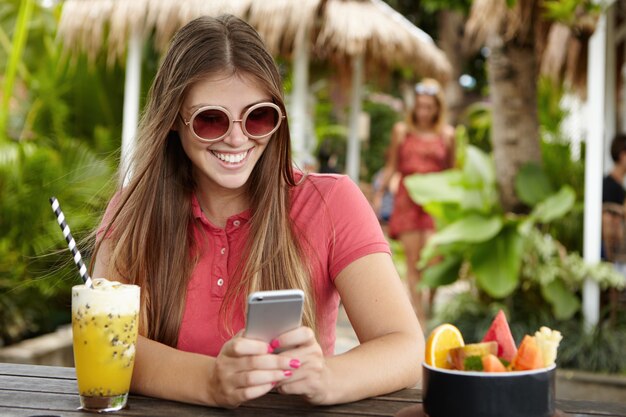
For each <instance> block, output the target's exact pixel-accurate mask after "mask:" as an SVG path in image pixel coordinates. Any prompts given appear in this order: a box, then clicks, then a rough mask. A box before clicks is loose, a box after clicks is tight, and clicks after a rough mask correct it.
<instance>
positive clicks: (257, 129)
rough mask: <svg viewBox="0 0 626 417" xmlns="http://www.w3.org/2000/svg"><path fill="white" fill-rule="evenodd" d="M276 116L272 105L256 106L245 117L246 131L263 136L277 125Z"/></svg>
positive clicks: (276, 112)
mask: <svg viewBox="0 0 626 417" xmlns="http://www.w3.org/2000/svg"><path fill="white" fill-rule="evenodd" d="M278 117H279V116H278V110H276V109H275V108H274V107H271V106H261V107H257V108H256V109H254V110H252V111H251V112H250V113H248V116H247V117H246V122H245V123H246V131H247V132H248V134H250V135H252V136H265V135H267V134H268V133H270V132H271V131H272V130H274V128H275V127H276V125H278V120H279V119H278Z"/></svg>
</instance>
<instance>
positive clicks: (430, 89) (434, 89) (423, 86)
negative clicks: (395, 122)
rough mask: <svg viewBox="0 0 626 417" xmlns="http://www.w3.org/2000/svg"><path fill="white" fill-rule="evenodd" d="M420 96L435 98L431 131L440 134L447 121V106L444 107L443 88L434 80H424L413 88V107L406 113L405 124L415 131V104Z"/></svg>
mask: <svg viewBox="0 0 626 417" xmlns="http://www.w3.org/2000/svg"><path fill="white" fill-rule="evenodd" d="M420 95H426V96H431V97H434V98H435V101H436V103H437V108H438V111H437V115H436V116H435V119H434V120H433V130H434V131H435V132H436V133H438V134H440V133H441V132H442V131H443V128H444V126H445V125H446V119H447V112H448V109H447V106H446V98H445V95H444V92H443V88H442V86H441V84H440V83H439V82H438V81H437V80H435V79H434V78H424V79H422V80H421V81H420V82H419V83H417V84H416V86H415V99H416V100H415V102H414V103H413V106H412V107H411V108H410V109H409V112H408V113H407V118H406V123H407V125H408V126H409V128H410V129H411V130H415V129H416V127H417V126H416V121H415V104H416V103H417V97H418V96H420Z"/></svg>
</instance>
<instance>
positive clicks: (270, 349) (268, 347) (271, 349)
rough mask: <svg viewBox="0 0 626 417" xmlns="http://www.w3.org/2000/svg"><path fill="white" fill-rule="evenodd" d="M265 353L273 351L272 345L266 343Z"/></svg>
mask: <svg viewBox="0 0 626 417" xmlns="http://www.w3.org/2000/svg"><path fill="white" fill-rule="evenodd" d="M267 353H274V348H273V347H272V345H267Z"/></svg>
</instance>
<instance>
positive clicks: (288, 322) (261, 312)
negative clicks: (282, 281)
mask: <svg viewBox="0 0 626 417" xmlns="http://www.w3.org/2000/svg"><path fill="white" fill-rule="evenodd" d="M303 305H304V292H303V291H302V290H295V289H294V290H276V291H257V292H253V293H252V294H250V295H249V296H248V314H247V318H246V330H245V332H244V336H245V337H249V338H251V339H257V340H262V341H263V342H266V343H270V342H271V341H272V340H273V339H275V338H276V337H278V336H279V335H281V334H282V333H285V332H287V331H289V330H293V329H295V328H297V327H299V326H300V324H301V322H302V306H303Z"/></svg>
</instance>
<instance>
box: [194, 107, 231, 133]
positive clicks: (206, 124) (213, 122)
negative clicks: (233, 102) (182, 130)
mask: <svg viewBox="0 0 626 417" xmlns="http://www.w3.org/2000/svg"><path fill="white" fill-rule="evenodd" d="M229 126H230V120H229V119H228V115H227V114H226V113H224V112H223V111H221V110H218V109H209V110H205V111H203V112H200V113H198V114H197V115H196V117H195V118H194V119H193V131H194V132H195V133H196V135H198V136H200V137H201V138H203V139H217V138H219V137H221V136H222V135H224V133H226V132H227V131H228V127H229Z"/></svg>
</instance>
